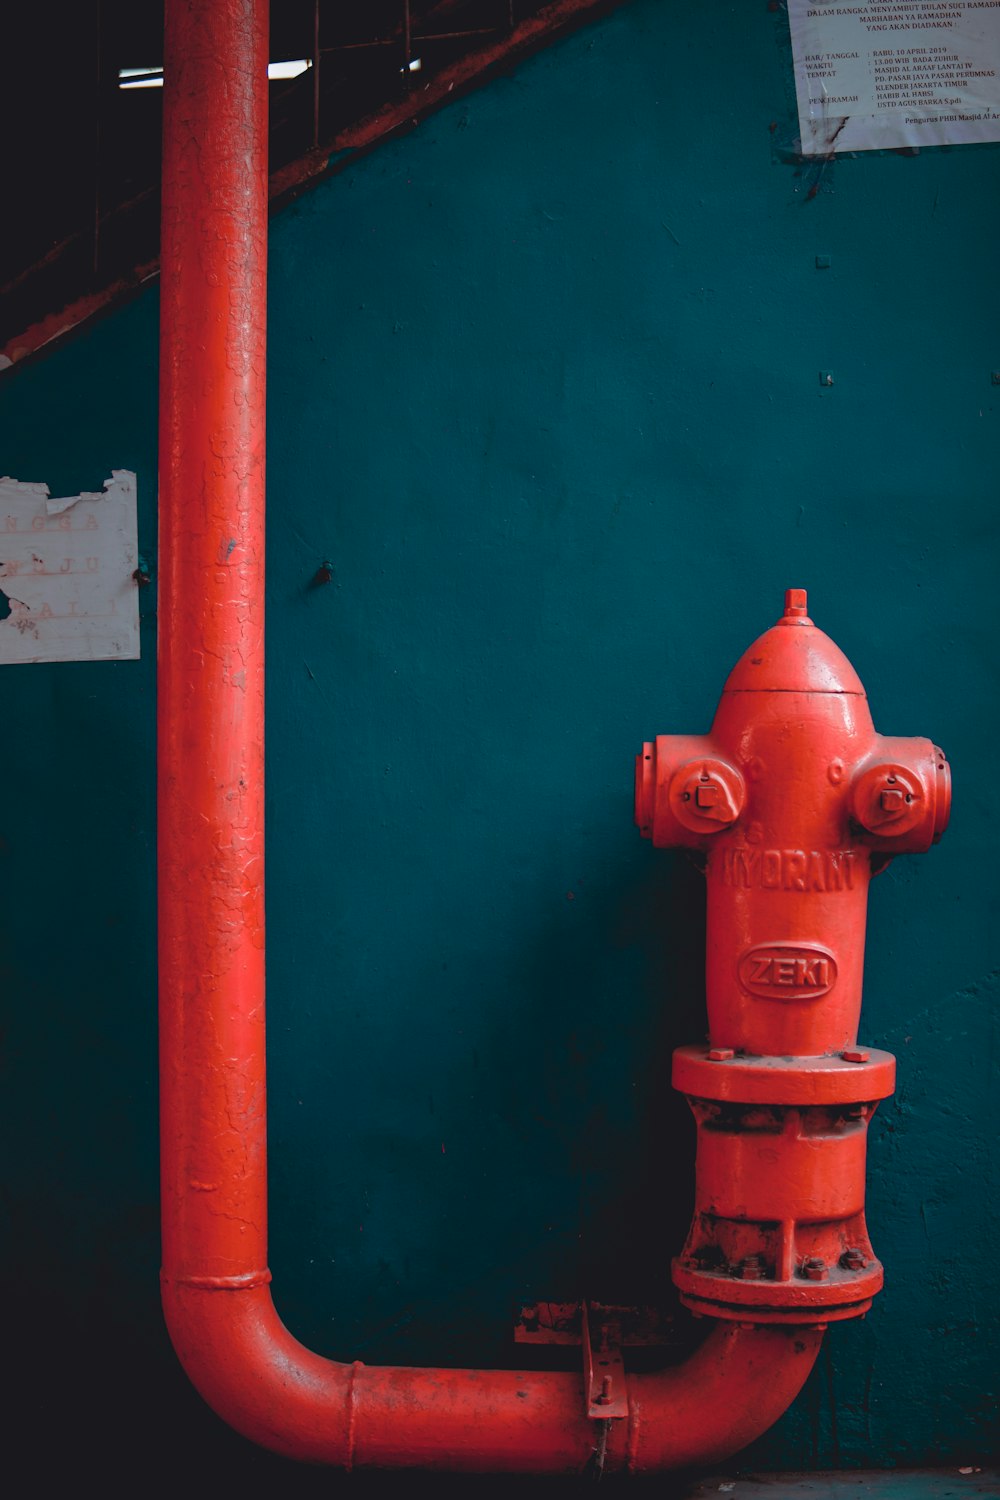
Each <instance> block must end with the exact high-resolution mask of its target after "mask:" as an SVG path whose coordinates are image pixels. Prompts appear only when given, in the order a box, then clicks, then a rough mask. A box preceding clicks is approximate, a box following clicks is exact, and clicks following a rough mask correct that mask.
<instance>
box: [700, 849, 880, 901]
mask: <svg viewBox="0 0 1000 1500" xmlns="http://www.w3.org/2000/svg"><path fill="white" fill-rule="evenodd" d="M721 855H722V884H723V885H733V886H742V887H743V888H744V889H746V890H755V889H760V890H765V891H850V890H853V889H854V876H855V869H856V865H855V854H854V851H853V850H852V849H754V848H751V847H750V846H749V845H744V846H743V847H742V848H736V849H723V850H722V851H721Z"/></svg>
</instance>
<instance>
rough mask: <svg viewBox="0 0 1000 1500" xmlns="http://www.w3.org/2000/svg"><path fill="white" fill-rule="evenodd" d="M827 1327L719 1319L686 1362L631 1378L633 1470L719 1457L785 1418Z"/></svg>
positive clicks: (711, 1460)
mask: <svg viewBox="0 0 1000 1500" xmlns="http://www.w3.org/2000/svg"><path fill="white" fill-rule="evenodd" d="M822 1342H823V1330H822V1329H821V1328H816V1327H807V1328H803V1327H796V1328H780V1327H745V1326H739V1325H736V1324H732V1323H720V1324H719V1325H718V1326H717V1327H716V1328H714V1329H713V1331H712V1332H711V1333H710V1334H709V1335H708V1337H707V1338H706V1340H705V1342H704V1343H703V1344H701V1345H700V1346H699V1348H698V1349H696V1350H695V1352H694V1354H692V1355H691V1357H690V1358H689V1359H687V1360H685V1362H684V1363H683V1364H682V1365H677V1366H675V1367H673V1368H671V1369H669V1370H664V1371H662V1372H661V1373H659V1374H656V1375H645V1376H642V1377H640V1378H639V1379H637V1380H636V1381H635V1382H630V1393H631V1395H632V1400H631V1403H630V1406H631V1410H630V1420H629V1427H630V1432H629V1465H628V1466H629V1468H630V1469H632V1470H634V1471H635V1472H638V1473H650V1472H654V1471H662V1470H665V1469H683V1468H687V1467H690V1466H693V1465H696V1464H697V1465H700V1464H709V1463H718V1462H720V1461H721V1460H722V1459H724V1458H729V1457H730V1456H731V1455H732V1454H734V1453H738V1452H739V1451H740V1449H741V1448H745V1447H746V1446H747V1444H748V1443H752V1442H753V1441H754V1439H755V1438H758V1437H760V1436H761V1435H762V1434H763V1433H765V1432H766V1431H767V1430H768V1428H769V1427H772V1426H773V1425H774V1423H775V1422H776V1421H777V1420H778V1418H779V1417H781V1416H783V1415H784V1414H785V1412H786V1411H787V1410H788V1408H789V1407H790V1406H791V1404H792V1402H793V1401H794V1400H795V1398H796V1396H797V1395H798V1394H799V1391H800V1390H801V1389H802V1387H803V1385H804V1384H805V1382H806V1379H807V1378H808V1376H809V1373H810V1371H811V1370H812V1367H813V1365H814V1364H815V1363H816V1356H817V1355H818V1354H819V1350H820V1345H821V1344H822Z"/></svg>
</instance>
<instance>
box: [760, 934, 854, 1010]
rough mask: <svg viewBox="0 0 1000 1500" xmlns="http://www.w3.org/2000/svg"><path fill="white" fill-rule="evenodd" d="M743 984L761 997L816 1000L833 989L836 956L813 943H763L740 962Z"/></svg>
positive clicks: (766, 998)
mask: <svg viewBox="0 0 1000 1500" xmlns="http://www.w3.org/2000/svg"><path fill="white" fill-rule="evenodd" d="M737 972H738V974H739V979H740V984H741V985H742V986H743V988H744V989H745V990H749V991H750V994H751V995H758V996H760V998H761V999H762V1000H815V999H817V998H818V997H819V996H820V995H825V994H826V993H827V991H828V990H831V989H833V986H834V984H835V983H836V981H837V960H836V959H835V958H834V956H833V954H832V953H831V952H830V951H829V949H827V948H820V947H819V946H818V945H817V944H812V943H762V944H760V946H759V947H756V948H748V949H747V951H746V952H745V953H744V954H743V955H742V957H741V958H740V961H739V964H738V966H737Z"/></svg>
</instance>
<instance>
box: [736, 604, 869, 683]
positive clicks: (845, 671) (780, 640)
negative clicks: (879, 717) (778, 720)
mask: <svg viewBox="0 0 1000 1500" xmlns="http://www.w3.org/2000/svg"><path fill="white" fill-rule="evenodd" d="M723 692H725V693H851V694H856V695H858V696H859V697H862V698H863V697H864V696H865V690H864V688H863V686H862V685H861V679H860V678H859V677H858V674H857V672H855V670H854V668H853V667H852V666H851V664H850V662H849V661H848V660H847V657H846V656H845V655H844V653H843V651H841V649H840V647H839V646H836V645H834V643H833V641H831V639H830V637H829V636H828V635H824V634H823V632H822V630H817V629H816V626H815V625H814V624H813V622H812V621H811V620H810V619H809V617H808V615H807V614H806V594H805V590H804V589H789V590H788V592H787V594H786V596H785V613H784V615H783V616H782V618H781V619H780V620H779V621H778V623H777V624H776V625H772V626H771V629H770V630H765V632H764V634H763V635H762V636H759V637H758V638H757V640H755V641H754V643H753V645H752V646H751V647H749V649H748V650H747V651H745V652H744V653H743V655H742V656H741V657H740V659H739V661H738V662H737V663H736V665H735V667H734V668H733V670H732V671H731V672H730V674H729V677H728V678H727V680H726V685H725V687H724V689H723Z"/></svg>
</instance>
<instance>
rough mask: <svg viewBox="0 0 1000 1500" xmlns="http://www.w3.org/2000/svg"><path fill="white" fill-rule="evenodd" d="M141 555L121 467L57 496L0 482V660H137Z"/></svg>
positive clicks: (132, 488)
mask: <svg viewBox="0 0 1000 1500" xmlns="http://www.w3.org/2000/svg"><path fill="white" fill-rule="evenodd" d="M138 555H139V547H138V540H137V535H136V485H135V475H134V474H133V473H131V472H130V471H129V470H128V469H113V470H112V473H111V478H110V479H106V480H105V481H104V491H103V493H102V494H83V495H71V496H70V497H69V498H68V499H64V500H60V499H56V500H53V499H50V498H49V487H48V485H47V484H30V483H24V482H22V481H21V480H17V479H0V616H2V618H0V663H4V662H33V661H108V660H113V661H134V660H136V659H137V658H138V655H139V590H138V585H137V584H136V581H135V579H134V578H133V576H132V575H133V573H134V572H135V570H136V566H137V563H138Z"/></svg>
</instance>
